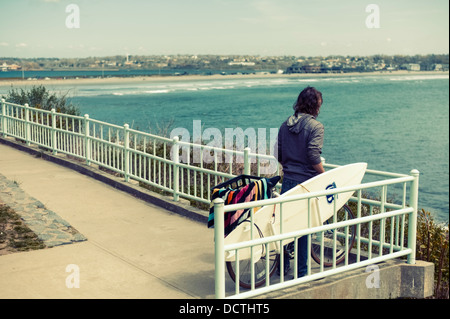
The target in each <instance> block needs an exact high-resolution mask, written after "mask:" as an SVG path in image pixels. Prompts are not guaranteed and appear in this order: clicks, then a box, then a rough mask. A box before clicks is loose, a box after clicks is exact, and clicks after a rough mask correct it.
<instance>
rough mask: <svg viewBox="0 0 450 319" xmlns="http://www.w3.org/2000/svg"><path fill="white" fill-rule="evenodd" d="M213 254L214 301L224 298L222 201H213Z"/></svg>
mask: <svg viewBox="0 0 450 319" xmlns="http://www.w3.org/2000/svg"><path fill="white" fill-rule="evenodd" d="M213 203H214V254H215V276H214V277H215V294H216V299H224V298H225V252H224V245H225V241H224V236H225V235H224V231H225V229H224V227H225V226H224V211H223V208H224V201H223V199H222V198H216V199H215V200H214V201H213Z"/></svg>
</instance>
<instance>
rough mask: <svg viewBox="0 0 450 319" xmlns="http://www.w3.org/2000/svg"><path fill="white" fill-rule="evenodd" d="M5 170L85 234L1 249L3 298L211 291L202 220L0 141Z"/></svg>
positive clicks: (1, 170) (210, 255)
mask: <svg viewBox="0 0 450 319" xmlns="http://www.w3.org/2000/svg"><path fill="white" fill-rule="evenodd" d="M0 174H1V175H3V176H4V177H5V178H6V179H7V180H9V182H13V183H14V184H15V185H18V187H20V189H21V190H22V191H23V192H24V193H26V194H27V195H29V196H30V197H31V198H34V199H36V200H37V201H38V202H40V203H42V205H43V206H44V207H45V208H46V209H47V210H49V211H51V212H54V213H55V214H57V215H58V216H59V217H60V218H61V219H62V220H64V221H67V222H68V223H69V224H70V225H71V227H73V228H75V229H76V230H77V231H78V232H79V234H81V235H82V236H83V237H84V238H86V239H87V240H85V241H81V242H73V243H71V244H65V245H59V246H55V247H53V248H47V249H43V250H37V251H31V252H22V253H13V254H9V255H4V256H0V286H1V287H2V288H1V289H0V298H213V297H214V245H213V244H214V240H213V237H214V236H213V235H214V234H213V230H212V229H208V228H207V227H206V225H205V224H204V223H200V222H196V221H193V220H191V219H188V218H185V217H182V216H180V215H178V214H174V213H171V212H169V211H166V210H164V209H162V208H160V207H157V206H154V205H152V204H149V203H147V202H144V201H141V200H138V199H136V198H135V197H133V196H131V195H128V194H126V193H124V192H121V191H118V190H116V189H114V188H113V187H111V186H108V185H106V184H104V183H102V182H99V181H97V180H95V179H93V178H90V177H87V176H85V175H82V174H80V173H78V172H76V171H73V170H71V169H68V168H65V167H62V166H60V165H57V164H54V163H51V162H48V161H45V160H43V159H40V158H36V157H35V156H32V155H29V154H27V153H24V152H22V151H19V150H16V149H14V148H12V147H10V146H6V145H2V144H0ZM1 191H2V190H0V192H1ZM3 191H5V190H3ZM3 195H5V193H3ZM42 205H40V206H41V208H42ZM18 213H19V214H20V212H18ZM70 265H75V266H70ZM78 274H79V276H78V277H77V275H78ZM76 278H79V288H76V287H73V288H69V287H70V286H73V285H74V284H75V283H76V282H77V281H76V280H75V279H76ZM67 283H68V284H67ZM68 286H69V287H68Z"/></svg>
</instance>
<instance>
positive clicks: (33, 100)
mask: <svg viewBox="0 0 450 319" xmlns="http://www.w3.org/2000/svg"><path fill="white" fill-rule="evenodd" d="M67 94H68V92H67V93H64V94H60V95H59V96H58V95H57V94H56V93H50V92H49V91H48V90H47V89H46V88H45V87H44V86H43V85H39V86H33V87H32V88H31V89H30V90H28V91H26V90H24V89H20V90H19V89H14V88H11V90H10V91H9V92H8V93H7V95H6V96H2V98H3V99H5V100H6V101H7V102H10V103H15V104H19V105H24V104H25V103H28V105H29V106H31V107H35V108H38V109H42V110H46V111H51V110H52V109H55V110H56V112H58V113H66V114H70V115H80V112H79V110H78V108H77V107H75V106H74V105H73V104H71V103H69V102H68V101H67Z"/></svg>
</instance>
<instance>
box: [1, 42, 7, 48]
mask: <svg viewBox="0 0 450 319" xmlns="http://www.w3.org/2000/svg"><path fill="white" fill-rule="evenodd" d="M7 46H9V43H6V42H0V47H7Z"/></svg>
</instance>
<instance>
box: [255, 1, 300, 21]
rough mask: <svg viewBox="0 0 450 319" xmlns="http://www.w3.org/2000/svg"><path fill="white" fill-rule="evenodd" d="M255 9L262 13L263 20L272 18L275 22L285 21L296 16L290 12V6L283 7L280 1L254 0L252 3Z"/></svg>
mask: <svg viewBox="0 0 450 319" xmlns="http://www.w3.org/2000/svg"><path fill="white" fill-rule="evenodd" d="M252 6H253V8H254V9H256V11H257V12H259V14H260V15H261V17H262V19H263V20H266V21H267V20H271V21H275V22H285V21H288V20H291V19H292V18H294V16H293V15H292V14H289V12H291V10H289V8H287V7H286V8H285V7H282V6H281V5H280V4H279V2H275V1H271V0H263V1H260V0H259V1H254V2H253V3H252Z"/></svg>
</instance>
